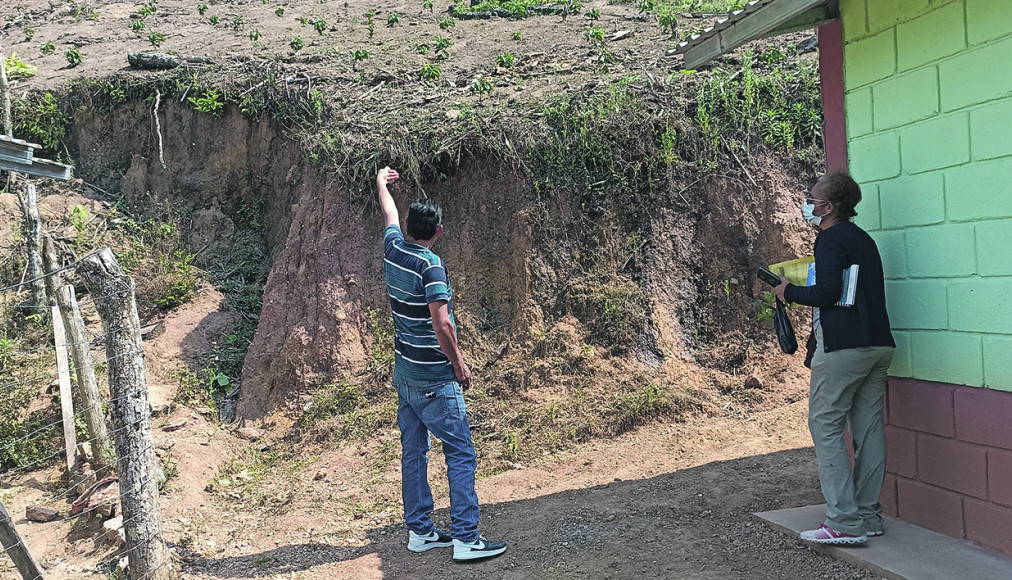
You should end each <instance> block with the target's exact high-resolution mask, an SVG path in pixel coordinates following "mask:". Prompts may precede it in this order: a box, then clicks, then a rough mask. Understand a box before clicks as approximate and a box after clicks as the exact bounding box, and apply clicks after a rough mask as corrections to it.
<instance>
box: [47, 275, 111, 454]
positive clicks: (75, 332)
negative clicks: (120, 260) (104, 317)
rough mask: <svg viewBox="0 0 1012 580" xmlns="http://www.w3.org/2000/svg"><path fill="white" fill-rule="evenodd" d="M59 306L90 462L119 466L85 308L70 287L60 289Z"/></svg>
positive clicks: (58, 291) (57, 293)
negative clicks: (92, 352)
mask: <svg viewBox="0 0 1012 580" xmlns="http://www.w3.org/2000/svg"><path fill="white" fill-rule="evenodd" d="M56 303H57V304H58V305H59V307H60V315H61V316H60V317H61V318H62V319H63V326H64V327H65V328H66V330H67V340H69V341H70V355H71V358H72V359H73V360H74V372H75V374H76V376H77V390H78V395H80V398H81V408H82V409H83V411H82V414H83V415H84V421H85V423H86V424H87V425H88V438H89V439H91V457H90V458H89V461H90V462H91V464H92V466H105V465H116V453H115V451H114V450H113V444H112V439H111V438H110V437H109V430H108V429H107V428H106V425H105V414H104V413H103V411H102V394H101V393H100V392H99V390H98V381H97V380H96V379H95V363H94V361H93V360H92V358H91V347H90V344H89V340H88V333H87V331H86V330H85V327H84V317H83V316H81V309H80V308H78V306H77V298H76V297H75V296H74V287H73V286H70V285H66V286H63V287H61V288H60V289H59V290H57V291H56Z"/></svg>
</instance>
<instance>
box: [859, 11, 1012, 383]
mask: <svg viewBox="0 0 1012 580" xmlns="http://www.w3.org/2000/svg"><path fill="white" fill-rule="evenodd" d="M841 14H842V20H843V34H844V55H843V56H844V84H845V87H846V104H847V137H848V153H849V157H850V170H851V173H852V175H853V176H854V178H855V179H856V180H857V181H858V182H859V183H860V184H861V186H862V190H863V192H864V199H863V201H862V203H861V204H860V205H859V206H858V212H859V215H858V217H857V218H856V220H855V221H856V222H857V223H858V225H860V226H862V227H863V228H865V229H866V230H868V231H869V232H871V234H872V236H873V237H874V238H875V240H876V242H877V243H878V245H879V250H880V251H881V253H882V257H883V261H884V263H885V274H886V278H887V282H886V299H887V302H888V307H889V312H890V316H891V323H892V326H893V329H894V333H895V335H896V338H897V342H898V343H899V348H898V349H897V353H896V357H895V359H894V364H893V367H892V369H891V370H890V374H892V375H894V376H904V377H913V378H918V379H922V380H928V381H941V382H947V383H952V384H958V385H968V386H974V387H987V388H990V389H996V390H1004V391H1012V365H1009V364H1008V362H1007V361H1008V360H1009V359H1012V251H1010V250H1012V122H1010V119H1012V58H1009V55H1012V6H1009V5H1008V3H1006V2H995V1H993V0H842V2H841Z"/></svg>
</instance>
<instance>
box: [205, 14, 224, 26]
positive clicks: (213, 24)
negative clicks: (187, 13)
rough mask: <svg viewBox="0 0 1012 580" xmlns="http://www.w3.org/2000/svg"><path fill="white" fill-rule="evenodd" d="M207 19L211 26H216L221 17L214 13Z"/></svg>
mask: <svg viewBox="0 0 1012 580" xmlns="http://www.w3.org/2000/svg"><path fill="white" fill-rule="evenodd" d="M207 21H208V22H210V23H211V26H217V25H218V23H219V22H221V19H220V18H218V16H217V15H214V16H212V17H210V18H209V19H208V20H207Z"/></svg>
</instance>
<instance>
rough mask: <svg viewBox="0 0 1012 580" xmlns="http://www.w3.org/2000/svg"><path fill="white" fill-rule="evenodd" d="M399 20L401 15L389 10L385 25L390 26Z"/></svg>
mask: <svg viewBox="0 0 1012 580" xmlns="http://www.w3.org/2000/svg"><path fill="white" fill-rule="evenodd" d="M400 21H401V17H400V16H398V15H397V13H396V12H391V13H390V15H389V16H387V26H390V27H392V26H394V25H395V24H397V23H398V22H400Z"/></svg>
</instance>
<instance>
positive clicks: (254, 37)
mask: <svg viewBox="0 0 1012 580" xmlns="http://www.w3.org/2000/svg"><path fill="white" fill-rule="evenodd" d="M261 36H262V35H261V34H260V31H259V30H257V29H254V30H251V31H250V33H249V39H250V40H252V41H253V43H254V44H256V43H257V41H258V40H260V38H261Z"/></svg>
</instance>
